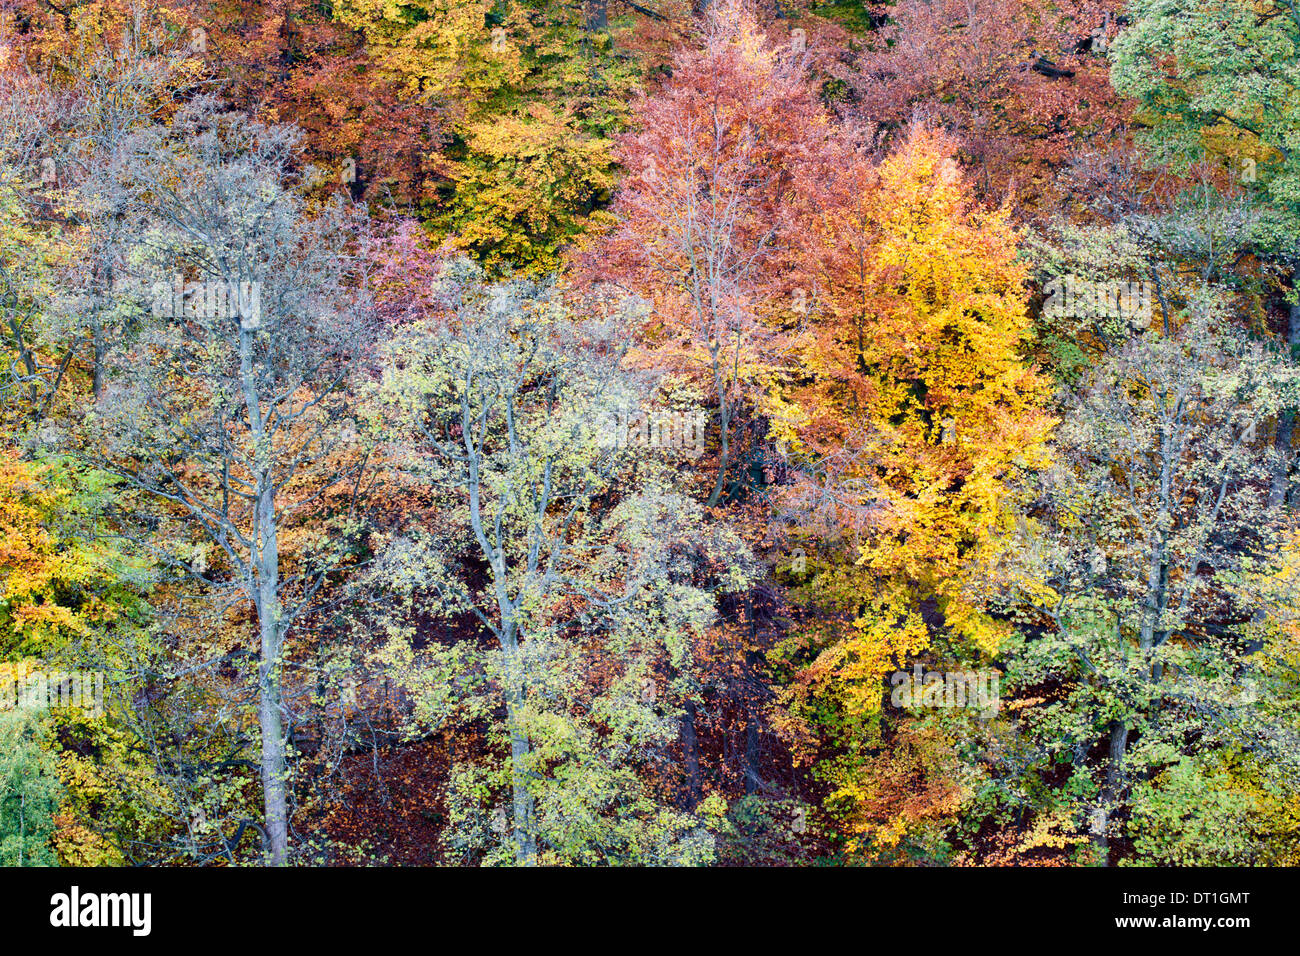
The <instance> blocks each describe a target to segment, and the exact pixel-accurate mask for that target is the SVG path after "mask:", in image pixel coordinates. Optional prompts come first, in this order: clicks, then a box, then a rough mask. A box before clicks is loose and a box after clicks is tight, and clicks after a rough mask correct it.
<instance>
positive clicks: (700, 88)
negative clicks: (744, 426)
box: [600, 3, 829, 506]
mask: <svg viewBox="0 0 1300 956" xmlns="http://www.w3.org/2000/svg"><path fill="white" fill-rule="evenodd" d="M634 121H635V125H636V127H637V128H636V131H635V132H633V133H629V134H627V135H625V136H623V137H622V138H621V139H620V151H619V161H620V163H621V164H622V165H623V166H624V167H625V168H627V169H628V170H629V176H628V177H627V179H626V180H625V181H624V183H623V186H622V188H621V189H620V192H619V195H618V198H617V200H616V202H615V205H614V208H613V212H614V214H615V215H616V216H617V217H618V218H619V221H620V226H619V228H618V230H617V231H616V232H615V233H614V235H613V236H612V237H610V239H609V240H608V241H607V242H606V243H605V244H602V245H601V246H600V261H601V266H602V269H603V270H608V268H609V266H610V264H611V259H612V264H613V266H614V269H615V270H616V271H615V276H616V281H618V282H619V283H620V284H621V285H623V286H624V287H626V288H628V289H630V290H632V291H635V292H636V293H637V294H640V295H643V296H645V297H646V298H648V299H650V300H651V301H652V302H653V303H654V305H655V322H654V324H653V325H652V326H651V327H649V328H648V329H647V330H646V331H645V337H646V338H647V339H648V344H649V347H648V348H647V351H648V352H649V353H650V356H651V361H653V362H654V363H656V364H658V365H660V366H661V367H668V368H675V369H677V370H680V371H687V372H689V373H692V374H699V375H701V376H702V377H703V379H704V380H705V382H706V383H707V385H708V386H709V387H711V388H712V390H713V393H714V397H715V398H716V400H717V403H718V465H717V473H716V475H715V478H714V483H713V490H712V491H711V492H710V494H709V499H708V503H709V505H710V506H713V505H716V504H718V502H719V501H720V500H721V498H722V494H723V490H724V489H725V487H726V482H727V476H728V468H729V467H730V465H731V458H732V422H733V419H734V418H735V416H736V414H737V411H738V409H739V408H740V407H741V404H742V403H743V402H744V400H745V396H744V390H745V389H746V386H751V385H752V384H753V383H754V382H755V381H756V380H758V381H760V382H761V381H765V380H766V373H767V372H768V371H769V370H770V369H771V367H772V366H773V365H774V364H775V363H776V361H777V350H778V346H777V345H776V342H775V339H776V336H775V334H774V333H775V329H773V328H772V327H771V326H769V325H767V324H766V323H765V322H764V321H763V317H762V316H763V313H764V311H765V310H767V309H770V308H772V303H770V302H769V301H768V300H769V299H770V298H771V297H772V296H773V293H774V292H776V291H778V290H781V277H780V274H781V263H782V260H783V258H784V257H786V256H788V255H789V252H790V248H791V246H792V244H793V243H792V229H793V227H794V224H795V217H794V199H795V193H794V191H793V185H794V179H795V174H796V168H797V167H798V165H799V164H800V163H802V162H807V161H809V160H810V159H811V157H812V156H813V155H815V151H816V150H817V148H818V146H819V144H820V143H821V142H822V141H823V140H824V139H825V138H826V136H827V134H828V132H829V128H828V119H827V117H826V115H825V114H824V112H823V111H822V110H821V109H820V107H819V106H818V105H817V103H816V100H815V99H814V97H813V96H812V94H811V93H810V92H809V90H808V88H807V85H806V83H805V80H804V76H803V73H802V67H801V64H800V62H799V60H798V59H797V58H796V57H792V56H791V55H789V53H788V52H784V51H781V50H779V49H777V48H775V47H774V46H773V45H772V44H771V43H770V42H769V41H768V39H767V37H766V35H765V34H764V33H763V32H762V30H761V29H760V28H759V26H758V23H757V22H756V20H755V18H754V16H753V14H752V13H751V12H750V11H749V10H748V9H747V8H746V7H745V6H744V5H743V4H741V3H726V4H721V5H719V6H717V7H715V8H714V9H713V10H712V11H711V12H710V14H709V19H708V27H707V31H706V33H705V35H704V38H703V45H702V48H701V49H700V50H698V51H690V52H685V53H679V54H677V56H676V57H675V58H674V62H673V68H672V75H671V79H669V80H668V81H667V82H665V84H664V85H663V86H662V87H661V88H660V89H658V90H656V91H654V92H653V93H652V94H649V95H646V96H643V97H642V98H641V99H640V100H639V101H638V103H637V105H636V107H635V113H634ZM607 275H608V272H607V271H603V272H602V278H604V277H605V276H607ZM780 305H781V304H780V303H778V304H777V307H778V308H779V307H780Z"/></svg>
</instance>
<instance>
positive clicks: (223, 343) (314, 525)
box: [85, 98, 367, 864]
mask: <svg viewBox="0 0 1300 956" xmlns="http://www.w3.org/2000/svg"><path fill="white" fill-rule="evenodd" d="M296 141H297V134H296V133H295V132H294V131H292V130H291V129H289V128H287V127H266V126H263V125H262V124H259V123H256V122H251V121H249V120H248V119H247V117H244V116H242V115H239V114H224V113H222V112H220V110H219V109H218V108H217V107H216V104H215V103H213V102H212V101H211V100H207V99H203V98H200V99H197V100H195V101H193V102H191V103H190V104H189V105H187V107H186V108H185V109H184V110H182V111H181V112H180V113H179V114H178V115H177V117H176V119H175V120H174V122H173V123H172V124H171V125H170V127H167V128H149V129H146V130H143V131H141V132H139V133H138V134H137V136H136V138H135V139H134V141H133V143H132V147H131V149H132V152H131V161H130V164H129V166H128V167H127V168H126V170H125V175H124V180H125V182H124V186H123V188H125V189H127V190H128V191H129V195H130V209H131V214H132V217H133V221H134V223H135V229H136V234H137V235H139V236H140V237H141V238H142V239H143V240H144V242H143V243H142V244H141V246H140V247H138V248H137V249H134V250H132V251H131V253H130V257H131V259H132V260H133V261H135V262H136V263H137V269H138V270H139V271H138V272H137V276H136V277H137V280H138V281H139V283H140V284H139V286H137V289H138V290H139V291H136V292H134V293H132V292H131V291H130V289H129V287H128V289H127V290H126V291H125V292H124V293H123V294H122V295H123V298H125V299H126V300H127V302H128V303H130V302H134V304H135V309H136V324H135V329H136V333H135V334H134V335H133V336H132V338H131V339H130V340H128V341H127V342H125V343H123V345H122V346H121V347H120V348H119V349H117V350H115V352H114V353H113V355H112V374H111V381H110V384H109V386H108V387H107V389H106V391H105V395H104V398H103V400H102V401H101V402H100V403H99V405H98V407H97V408H96V409H95V414H94V415H93V416H90V418H89V421H88V423H87V424H88V426H89V427H88V434H87V439H86V447H85V453H86V454H88V455H91V456H93V457H94V459H95V460H98V461H99V462H101V463H102V466H103V467H104V468H105V469H107V470H110V471H112V472H113V473H115V474H117V475H120V476H121V477H122V479H123V480H124V482H125V487H126V488H128V489H131V490H135V491H139V492H143V493H145V495H146V496H150V497H152V498H153V499H154V500H155V501H157V502H158V503H159V504H161V505H163V506H164V507H165V508H166V509H167V512H168V515H169V517H170V518H173V519H175V520H176V521H178V522H179V523H180V526H181V529H180V530H179V531H178V532H177V533H175V535H174V536H173V535H172V534H170V533H169V532H170V530H171V529H170V528H169V529H167V531H166V532H164V534H162V535H161V536H159V537H157V538H154V540H153V541H152V542H151V546H152V547H153V548H155V549H156V550H158V551H159V552H160V553H162V554H164V555H166V557H167V561H166V563H167V564H168V566H169V567H171V568H173V569H175V570H177V571H180V572H183V573H190V574H193V575H194V576H196V577H197V578H198V579H199V580H200V581H201V582H203V584H204V585H205V586H208V587H210V586H213V585H216V586H218V587H226V588H230V589H237V591H238V593H239V594H241V595H242V597H243V598H244V599H245V600H246V601H247V602H248V605H246V606H251V607H252V608H253V609H254V610H255V612H256V613H255V618H256V633H257V637H258V644H259V651H258V657H259V668H258V675H257V689H258V721H259V724H260V727H261V749H262V754H261V775H262V785H263V790H264V799H265V830H266V839H267V848H268V851H269V859H270V861H271V862H272V863H274V864H283V863H285V862H286V861H287V859H288V852H289V848H288V837H289V819H288V796H287V779H286V772H287V771H286V757H285V720H286V713H287V708H286V704H285V697H284V690H283V685H282V681H283V677H282V674H283V669H284V667H285V660H286V641H287V638H288V637H289V635H290V632H291V629H292V628H293V626H294V623H295V621H296V620H297V618H298V617H299V616H300V615H301V614H302V613H303V612H304V611H305V610H306V609H307V608H308V607H309V606H310V605H311V603H312V601H313V599H314V598H316V597H317V596H318V593H319V592H320V591H321V589H322V588H323V587H324V586H325V585H326V584H327V582H328V581H329V580H330V576H331V575H332V574H334V573H335V572H337V571H338V569H339V568H340V567H341V566H343V565H345V564H348V563H350V562H352V561H353V560H354V558H355V551H354V544H353V542H352V541H351V538H350V536H349V533H348V531H347V527H348V513H349V508H350V506H351V502H350V497H351V493H352V490H354V489H355V488H356V487H357V485H356V481H357V478H358V476H359V473H360V470H361V469H362V468H363V466H364V457H363V456H362V455H361V454H360V453H359V452H358V450H357V446H356V437H355V436H356V431H355V428H353V427H352V426H351V424H350V418H349V408H348V400H347V393H346V386H347V384H348V381H349V376H350V374H351V373H352V370H353V369H354V368H356V366H357V363H358V362H359V361H361V360H362V359H363V358H364V356H365V354H366V352H365V350H366V331H365V317H366V310H367V306H366V301H365V298H364V292H363V291H362V290H361V287H360V285H359V284H358V277H357V273H356V272H355V270H354V268H353V255H354V254H355V251H356V243H357V241H358V239H359V235H360V224H359V223H358V222H357V220H356V218H355V217H354V216H353V215H351V214H350V213H349V211H348V210H347V209H346V208H345V207H342V206H340V205H337V204H336V205H334V206H332V207H328V208H326V209H325V210H323V211H322V212H321V214H320V215H318V216H316V217H314V218H311V217H308V216H307V215H306V214H305V212H304V210H303V208H302V200H301V199H300V198H298V197H297V196H296V195H295V194H293V193H291V192H290V191H288V189H287V188H286V184H287V183H288V182H290V181H291V180H290V176H291V170H292V168H293V163H294V162H295V160H296V156H295V144H296ZM174 275H182V276H186V277H192V278H194V279H198V280H200V281H199V282H197V283H195V282H190V283H188V284H186V283H184V282H179V283H178V282H176V280H174V279H173V276H174ZM149 280H154V283H153V287H152V290H151V291H150V292H146V291H145V290H147V289H149V288H150V283H149ZM150 298H152V299H153V302H152V307H153V311H155V312H157V313H159V315H157V316H152V317H151V316H150V315H149V314H148V313H146V312H145V311H144V306H145V304H146V303H148V300H149V299H150ZM203 539H207V542H209V546H210V547H212V548H215V560H214V565H213V567H212V568H211V569H209V568H208V550H207V549H206V548H205V547H203V546H202V542H203ZM196 549H197V550H196Z"/></svg>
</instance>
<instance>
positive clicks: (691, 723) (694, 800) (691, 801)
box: [681, 700, 704, 809]
mask: <svg viewBox="0 0 1300 956" xmlns="http://www.w3.org/2000/svg"><path fill="white" fill-rule="evenodd" d="M683 709H684V710H685V711H686V712H685V713H684V714H682V718H681V729H682V751H683V753H684V754H685V758H686V805H687V807H688V808H689V809H694V808H695V806H696V804H698V803H699V802H700V797H701V796H702V794H703V792H704V786H703V783H702V781H701V780H700V738H699V735H698V734H697V733H696V731H695V716H696V711H695V701H693V700H687V701H686V703H685V705H684V707H683Z"/></svg>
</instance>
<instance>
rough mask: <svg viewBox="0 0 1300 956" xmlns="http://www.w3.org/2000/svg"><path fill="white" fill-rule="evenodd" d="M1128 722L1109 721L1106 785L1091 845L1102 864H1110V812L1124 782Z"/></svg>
mask: <svg viewBox="0 0 1300 956" xmlns="http://www.w3.org/2000/svg"><path fill="white" fill-rule="evenodd" d="M1128 732H1129V728H1128V724H1127V723H1125V722H1124V721H1122V720H1112V721H1111V722H1110V755H1109V761H1108V763H1107V764H1106V785H1105V787H1104V788H1103V789H1102V793H1101V807H1100V808H1099V809H1098V819H1097V825H1096V827H1095V828H1094V829H1095V832H1094V834H1093V840H1092V842H1093V846H1095V847H1096V848H1097V850H1098V852H1099V854H1100V863H1101V865H1102V866H1109V865H1110V837H1109V836H1108V835H1107V830H1108V829H1109V827H1110V813H1111V810H1112V808H1113V807H1114V806H1115V801H1116V800H1117V799H1118V798H1119V790H1120V787H1121V786H1122V785H1123V782H1124V752H1125V751H1126V750H1128Z"/></svg>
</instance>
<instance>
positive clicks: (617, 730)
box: [372, 261, 750, 865]
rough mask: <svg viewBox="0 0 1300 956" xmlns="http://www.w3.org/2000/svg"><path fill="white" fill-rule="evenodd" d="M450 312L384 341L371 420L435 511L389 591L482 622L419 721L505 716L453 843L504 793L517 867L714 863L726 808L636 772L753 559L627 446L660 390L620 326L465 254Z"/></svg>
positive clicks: (445, 301)
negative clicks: (575, 310) (494, 794)
mask: <svg viewBox="0 0 1300 956" xmlns="http://www.w3.org/2000/svg"><path fill="white" fill-rule="evenodd" d="M438 299H439V300H440V304H439V305H438V306H437V307H435V309H434V310H433V312H432V314H431V315H430V316H428V317H427V318H426V319H424V320H422V321H419V322H417V323H415V324H413V325H412V326H410V328H409V329H407V330H406V331H405V332H404V333H403V334H401V335H399V336H398V337H397V339H396V340H395V341H394V342H393V344H392V346H391V347H390V348H389V349H388V351H387V366H386V370H385V374H384V379H383V382H382V384H381V385H380V386H379V388H378V391H377V394H376V395H375V396H374V401H375V405H374V412H373V413H372V414H373V416H374V419H375V422H376V424H378V423H384V424H383V428H384V430H385V432H386V433H387V434H388V435H389V436H390V437H389V441H390V442H392V443H393V444H392V445H391V446H390V447H391V452H390V453H392V454H394V455H396V454H397V449H398V448H408V449H410V451H409V452H407V453H406V454H404V455H402V456H401V460H402V463H403V465H404V466H405V468H406V469H407V470H408V471H409V473H410V476H411V477H410V480H411V481H413V482H414V483H415V488H416V489H418V490H420V491H421V492H422V493H424V494H432V495H435V496H436V497H435V502H436V503H437V504H438V505H439V506H440V507H439V509H438V512H437V513H438V514H439V516H440V517H439V523H438V526H437V527H435V528H427V529H425V528H421V529H415V530H414V531H413V533H411V534H409V535H406V536H404V537H403V538H402V539H401V540H397V541H394V542H393V545H394V546H393V547H392V548H391V549H390V551H389V552H388V553H386V555H385V558H384V566H383V568H382V569H381V578H382V579H383V580H385V581H387V582H389V583H390V585H389V586H390V587H393V586H396V585H399V584H400V585H402V587H403V588H405V589H406V590H409V589H410V584H402V582H409V581H410V580H411V579H412V578H414V579H415V580H416V581H419V582H420V587H421V588H422V589H423V590H425V591H428V592H431V593H432V604H431V607H430V613H433V614H436V615H437V616H439V617H443V618H449V617H454V616H456V615H458V614H460V615H466V614H468V615H472V620H473V621H476V622H477V625H478V626H477V627H476V628H474V629H472V631H471V633H470V634H467V635H466V636H465V637H464V638H463V639H461V640H458V641H454V642H453V643H452V644H451V646H450V647H448V648H446V649H445V650H443V651H441V652H440V654H441V656H440V657H438V658H437V660H438V661H439V662H440V663H439V665H438V667H437V668H436V669H434V670H432V672H430V671H429V669H428V667H429V665H426V667H425V668H416V674H417V676H416V677H414V678H413V683H414V684H415V686H416V688H417V689H418V694H419V696H420V698H421V699H423V700H424V701H425V703H424V704H423V705H422V707H423V710H424V713H423V721H424V722H425V723H426V724H432V725H433V726H440V725H443V724H444V723H445V722H447V721H448V720H449V719H450V718H451V716H452V715H453V714H456V713H461V714H465V713H468V715H469V716H471V717H477V716H481V715H483V714H485V713H487V714H490V713H492V712H493V711H495V709H496V708H497V707H498V706H501V707H502V708H503V710H504V718H505V719H504V722H503V724H504V726H503V728H502V730H503V736H504V739H505V741H506V743H507V746H508V753H509V756H508V758H503V761H502V764H501V765H498V767H497V768H495V769H494V768H489V769H488V770H486V771H476V770H474V769H473V768H472V767H466V768H463V769H462V770H461V771H460V772H459V773H458V774H457V775H456V776H455V777H454V779H453V782H452V783H453V786H452V789H453V795H454V796H456V797H457V801H456V802H457V804H458V805H459V806H461V807H462V809H461V810H460V811H459V814H460V816H459V818H458V821H457V825H456V826H455V827H454V828H453V830H452V832H451V834H450V835H451V837H452V838H453V840H455V841H458V843H457V845H458V846H460V847H462V851H461V852H464V848H465V847H466V846H476V845H479V844H478V843H477V842H476V841H481V839H482V838H483V834H484V832H485V831H486V826H485V824H484V822H483V816H484V815H483V813H482V809H481V808H482V802H483V801H482V798H481V797H477V798H474V799H473V800H471V799H470V797H471V796H472V795H474V794H476V793H480V794H481V793H482V791H483V790H484V789H485V788H488V787H491V786H493V782H494V781H503V782H505V784H506V789H507V792H508V794H509V804H508V805H509V808H510V810H509V825H508V830H509V833H510V841H511V852H510V857H511V858H513V860H514V861H515V862H517V863H520V864H523V865H529V864H533V863H536V862H540V861H547V860H550V861H565V860H569V861H573V862H579V861H588V862H590V861H593V860H605V861H610V860H613V861H622V862H637V861H640V862H670V861H676V862H701V861H703V860H705V859H706V858H707V857H708V856H709V855H710V853H711V842H712V841H711V838H709V837H708V836H707V826H706V823H707V818H709V817H711V816H712V817H716V814H717V812H718V810H719V808H718V805H717V801H716V800H715V801H711V802H710V801H706V805H702V806H701V807H700V808H697V810H696V813H683V812H680V811H676V810H673V809H671V808H670V807H667V806H663V805H661V804H660V803H659V802H658V800H657V799H656V798H655V795H654V791H653V790H652V789H651V788H650V786H649V784H648V783H647V782H646V781H645V780H644V778H643V774H644V772H645V766H646V765H647V764H651V763H653V761H654V760H655V759H656V754H657V752H659V751H661V750H662V749H663V748H665V747H666V746H667V744H668V743H669V742H671V740H672V739H673V737H674V736H675V730H676V722H675V720H673V719H672V718H673V716H674V715H673V713H672V709H673V707H674V704H677V703H678V702H680V700H681V699H682V698H683V697H684V696H687V695H689V694H690V693H691V688H690V676H691V672H692V657H691V655H692V650H691V640H690V637H691V635H693V634H699V633H702V632H703V630H704V629H705V628H706V627H708V626H709V624H710V623H711V621H712V619H713V617H714V615H715V613H716V612H715V608H714V606H713V594H712V593H711V591H712V590H713V589H718V590H726V591H736V590H741V589H743V588H744V586H745V585H746V583H747V581H748V574H749V572H748V571H747V564H749V563H750V562H749V559H748V557H747V554H746V550H745V549H744V547H743V545H742V544H741V543H740V542H739V540H738V539H737V538H736V537H735V536H734V535H732V534H729V533H728V532H726V531H725V530H724V529H714V528H708V527H701V525H702V516H701V514H700V513H699V509H698V506H697V505H695V504H694V503H692V502H691V501H689V499H685V498H682V497H681V496H679V495H676V494H673V493H672V492H671V491H669V490H668V489H667V487H666V484H667V482H666V480H665V478H666V476H665V474H664V472H663V469H662V467H655V466H654V465H653V464H652V463H649V462H638V461H637V458H636V456H637V454H638V452H641V453H644V451H646V449H645V448H643V447H640V446H636V445H629V444H628V442H627V438H626V434H622V435H620V425H619V422H620V421H621V422H622V423H623V424H622V425H621V428H622V429H624V430H625V429H626V428H627V424H626V417H624V416H625V414H626V410H627V409H629V408H638V407H642V405H641V403H642V402H643V401H644V400H645V398H646V397H647V394H646V390H645V383H644V382H639V381H638V379H637V378H636V377H635V376H630V375H628V374H627V373H625V372H623V371H622V370H621V369H620V367H619V365H620V363H619V359H620V357H621V354H622V349H621V348H619V347H618V345H617V336H618V335H619V334H620V325H621V323H620V322H619V321H606V322H603V323H602V322H598V321H581V320H578V319H576V318H573V317H571V316H570V315H568V314H567V312H566V310H565V309H564V307H563V305H562V304H561V302H560V300H559V298H558V296H557V295H556V294H555V292H554V291H553V290H551V289H549V288H547V287H545V286H536V285H533V284H530V283H526V282H521V281H515V282H511V283H507V284H502V285H500V286H497V287H491V286H485V285H483V284H482V281H481V279H480V278H478V276H477V275H475V273H474V271H473V270H472V269H471V268H470V267H469V266H468V265H467V264H464V263H461V264H459V265H458V264H456V263H455V262H454V261H453V262H452V263H449V265H448V267H447V269H446V271H445V272H444V274H443V276H442V277H441V278H440V280H439V285H438ZM617 318H619V319H622V320H623V321H626V320H627V317H626V316H618V317H617ZM620 412H623V413H624V414H623V415H621V414H620ZM389 428H391V429H392V430H391V431H389ZM656 476H657V477H656ZM474 631H478V632H479V633H474ZM479 634H481V635H483V636H488V637H490V640H491V643H492V645H493V646H494V653H493V654H491V655H485V654H483V652H482V651H480V650H478V647H479ZM593 640H594V643H593ZM392 653H394V654H396V655H398V660H402V661H406V662H407V665H406V666H404V667H403V668H402V670H407V669H409V668H410V666H411V665H412V664H413V659H412V657H411V652H410V650H409V649H407V648H404V647H402V646H401V645H399V646H397V647H395V648H394V650H393V651H392ZM421 671H423V673H424V674H425V675H426V676H424V677H422V678H421V677H419V676H418V674H419V673H420V672H421ZM660 682H665V683H666V687H665V690H663V691H659V690H656V687H657V686H658V684H659V683H660ZM661 700H662V701H663V702H662V703H660V701H661ZM476 701H477V703H476ZM616 800H618V801H625V802H624V803H623V809H622V810H616V809H615V803H614V801H616ZM467 801H468V806H467V805H466V804H467ZM476 821H477V822H476ZM501 829H502V830H505V829H506V825H505V823H504V822H503V823H502V824H501ZM476 833H477V834H478V836H475V834H476Z"/></svg>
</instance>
